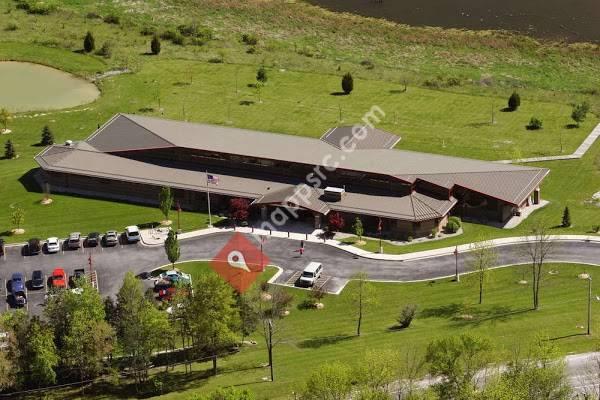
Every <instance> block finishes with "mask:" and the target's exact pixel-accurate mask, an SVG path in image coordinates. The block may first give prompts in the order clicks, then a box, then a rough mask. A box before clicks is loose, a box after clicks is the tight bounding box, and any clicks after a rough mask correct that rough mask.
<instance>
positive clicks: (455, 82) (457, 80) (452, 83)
mask: <svg viewBox="0 0 600 400" xmlns="http://www.w3.org/2000/svg"><path fill="white" fill-rule="evenodd" d="M461 84H462V82H461V80H460V78H455V77H450V78H448V79H446V87H453V86H460V85H461Z"/></svg>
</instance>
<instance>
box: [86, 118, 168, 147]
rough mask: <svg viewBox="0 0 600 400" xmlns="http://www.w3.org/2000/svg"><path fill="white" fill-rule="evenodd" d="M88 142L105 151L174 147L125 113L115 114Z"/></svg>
mask: <svg viewBox="0 0 600 400" xmlns="http://www.w3.org/2000/svg"><path fill="white" fill-rule="evenodd" d="M87 143H89V144H90V145H91V146H92V147H94V148H96V149H98V150H99V151H103V152H105V153H114V152H120V151H128V150H145V149H159V148H166V147H174V145H173V143H171V142H169V141H168V140H166V139H164V138H163V137H161V136H159V135H157V134H156V133H154V132H152V131H151V130H148V129H146V128H144V127H143V126H141V125H139V124H138V123H136V122H135V121H133V120H132V119H130V118H129V117H128V116H127V115H124V114H117V115H116V116H114V117H113V118H112V119H111V120H109V121H108V122H107V123H106V124H104V125H103V126H102V127H100V129H98V130H97V131H96V132H94V133H93V134H92V136H90V137H89V138H88V139H87Z"/></svg>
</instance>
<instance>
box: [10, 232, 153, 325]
mask: <svg viewBox="0 0 600 400" xmlns="http://www.w3.org/2000/svg"><path fill="white" fill-rule="evenodd" d="M65 242H66V239H65V240H61V243H60V250H59V251H58V252H57V253H54V254H52V253H48V252H47V249H46V246H45V245H44V246H43V248H42V251H41V252H40V253H39V254H37V255H29V254H28V248H27V245H25V246H7V247H6V248H5V254H4V255H3V256H2V257H0V282H1V283H2V287H1V288H0V312H4V311H11V310H15V309H16V308H15V305H14V302H13V297H12V295H11V292H10V289H11V282H10V279H11V277H12V274H13V273H15V272H20V273H23V275H24V278H25V282H26V285H25V287H26V297H27V304H26V305H25V308H26V309H27V310H28V311H29V313H31V314H33V315H39V314H41V313H42V311H43V306H44V304H45V299H46V295H47V294H48V290H49V289H50V288H51V287H52V280H51V275H52V271H53V270H54V269H55V268H63V269H64V270H65V273H66V278H67V279H66V281H67V282H70V281H71V278H72V276H73V274H74V271H75V270H76V269H84V270H85V273H86V275H87V276H89V275H90V273H91V271H93V275H95V276H96V284H97V286H98V289H99V291H100V293H102V294H103V295H109V294H114V293H116V290H118V287H119V286H120V283H121V282H122V278H123V275H124V273H125V271H126V268H123V267H122V266H121V262H119V260H121V259H129V258H131V256H130V255H128V256H127V257H120V256H121V255H125V254H126V253H130V254H131V253H134V252H135V250H136V249H140V248H141V245H140V244H139V243H136V244H126V243H125V241H124V240H123V239H121V240H120V242H119V244H117V245H116V246H112V247H107V246H105V245H104V244H103V243H102V244H99V245H98V246H96V247H85V246H84V245H83V244H84V242H83V241H82V245H81V247H80V248H79V249H69V248H68V246H66V245H65ZM90 262H91V266H90ZM9 265H10V267H8V266H9ZM127 269H129V268H127ZM132 269H133V268H132ZM35 270H40V271H42V274H43V277H44V283H45V284H44V287H43V288H40V289H33V288H32V287H31V276H32V273H33V271H35Z"/></svg>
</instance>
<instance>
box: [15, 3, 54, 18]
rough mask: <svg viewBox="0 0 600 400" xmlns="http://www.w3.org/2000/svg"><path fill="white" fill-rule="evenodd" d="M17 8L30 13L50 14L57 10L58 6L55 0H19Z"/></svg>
mask: <svg viewBox="0 0 600 400" xmlns="http://www.w3.org/2000/svg"><path fill="white" fill-rule="evenodd" d="M17 8H18V9H21V10H25V11H27V13H28V14H37V15H48V14H50V13H52V12H54V11H56V10H57V9H58V6H57V5H56V3H54V2H53V1H32V0H18V2H17Z"/></svg>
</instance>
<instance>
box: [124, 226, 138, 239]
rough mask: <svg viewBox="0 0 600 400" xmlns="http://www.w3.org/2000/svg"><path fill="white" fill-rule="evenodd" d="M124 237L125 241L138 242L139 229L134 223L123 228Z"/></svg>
mask: <svg viewBox="0 0 600 400" xmlns="http://www.w3.org/2000/svg"><path fill="white" fill-rule="evenodd" d="M125 237H126V238H127V242H129V243H135V242H139V241H140V229H139V228H138V227H137V226H135V225H131V226H128V227H127V228H125Z"/></svg>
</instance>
